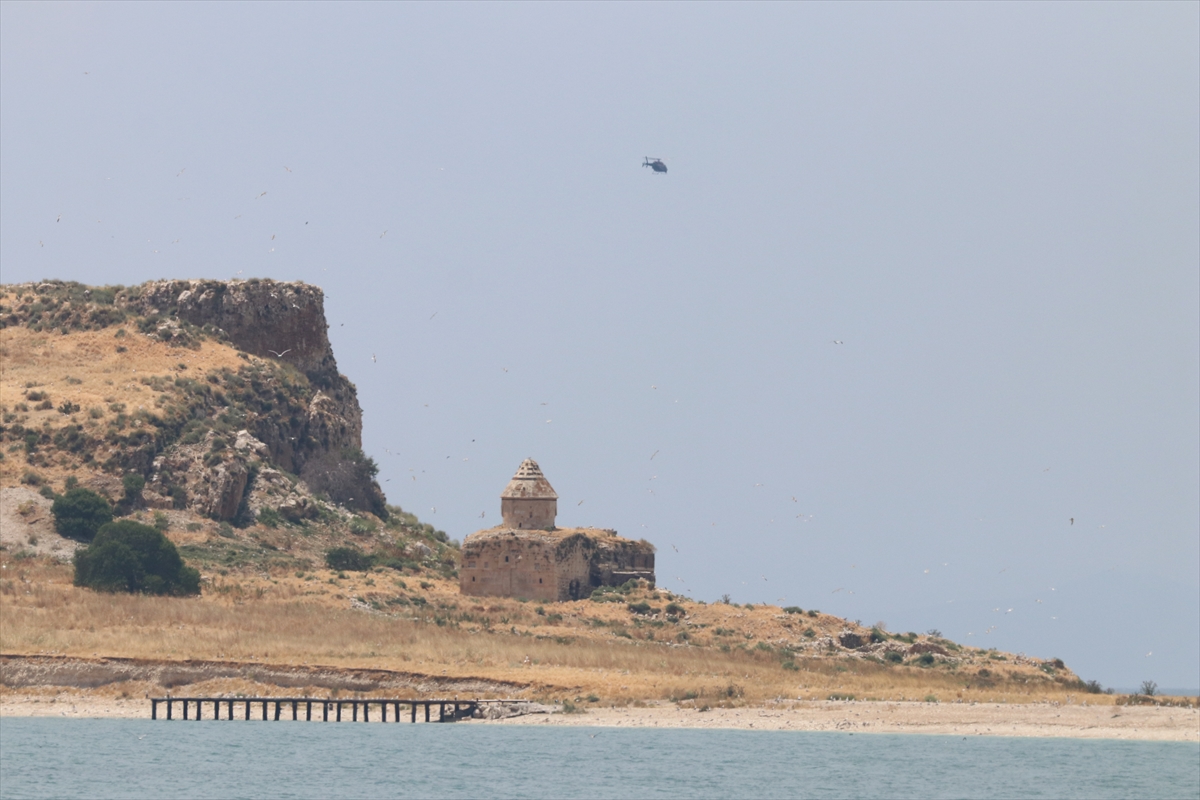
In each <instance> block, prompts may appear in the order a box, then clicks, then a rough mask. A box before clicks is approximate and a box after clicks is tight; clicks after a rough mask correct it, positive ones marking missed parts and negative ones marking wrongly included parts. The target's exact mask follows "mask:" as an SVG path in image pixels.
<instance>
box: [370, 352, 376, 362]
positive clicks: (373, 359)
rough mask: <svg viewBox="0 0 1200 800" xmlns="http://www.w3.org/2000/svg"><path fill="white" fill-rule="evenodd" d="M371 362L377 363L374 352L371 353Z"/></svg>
mask: <svg viewBox="0 0 1200 800" xmlns="http://www.w3.org/2000/svg"><path fill="white" fill-rule="evenodd" d="M371 363H372V364H375V363H377V362H376V360H375V354H374V353H371Z"/></svg>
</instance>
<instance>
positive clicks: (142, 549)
mask: <svg viewBox="0 0 1200 800" xmlns="http://www.w3.org/2000/svg"><path fill="white" fill-rule="evenodd" d="M75 585H76V586H86V587H88V588H91V589H97V590H99V591H102V592H141V593H144V594H171V595H189V594H199V593H200V573H199V572H198V571H197V570H195V569H194V568H192V567H189V566H186V565H185V564H184V563H183V559H182V558H180V557H179V551H178V550H176V549H175V545H174V544H172V543H171V540H170V539H168V538H167V537H166V536H163V535H162V533H160V532H159V531H157V530H155V529H154V528H151V527H150V526H149V525H142V524H141V523H139V522H133V521H132V520H120V521H119V522H110V523H108V524H107V525H104V526H103V527H101V528H100V530H99V531H98V532H97V533H96V538H95V539H93V540H92V543H91V545H89V546H88V548H87V549H86V550H80V551H78V552H77V553H76V554H75Z"/></svg>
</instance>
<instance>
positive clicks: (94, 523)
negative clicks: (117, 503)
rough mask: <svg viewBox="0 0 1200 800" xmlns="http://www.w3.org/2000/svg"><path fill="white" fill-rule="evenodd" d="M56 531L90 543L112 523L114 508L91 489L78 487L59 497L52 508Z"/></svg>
mask: <svg viewBox="0 0 1200 800" xmlns="http://www.w3.org/2000/svg"><path fill="white" fill-rule="evenodd" d="M50 512H51V513H52V514H54V529H55V530H56V531H58V532H59V533H60V534H61V535H63V536H66V537H68V538H71V539H78V540H79V541H82V542H90V541H91V540H92V539H93V538H94V537H95V536H96V531H98V530H100V527H101V526H103V525H107V524H108V523H110V522H112V518H113V513H112V506H110V505H109V504H108V501H107V500H105V499H104V498H103V497H101V496H100V495H98V494H96V493H95V492H93V491H91V490H90V489H83V488H80V487H76V488H74V489H70V490H68V491H67V493H66V494H62V495H59V496H58V498H57V499H55V501H54V505H52V506H51V507H50Z"/></svg>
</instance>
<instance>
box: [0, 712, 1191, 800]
mask: <svg viewBox="0 0 1200 800" xmlns="http://www.w3.org/2000/svg"><path fill="white" fill-rule="evenodd" d="M593 736H594V738H593ZM0 796H2V797H3V798H4V800H17V798H27V797H53V798H72V797H87V798H123V797H137V798H145V797H162V798H175V797H179V798H210V797H212V798H242V797H246V798H250V797H281V798H308V797H311V798H326V797H333V798H340V797H346V798H375V797H528V798H543V797H545V798H550V797H554V798H557V797H568V798H573V797H581V798H582V797H586V798H597V797H601V798H603V797H670V798H686V797H754V798H760V797H761V798H772V797H788V798H792V797H800V798H807V797H856V798H859V797H861V798H875V797H880V798H883V797H886V798H895V797H920V798H939V797H955V798H957V797H1004V798H1008V797H1022V798H1025V797H1053V798H1071V797H1079V798H1110V797H1111V798H1136V797H1153V798H1198V797H1200V746H1197V745H1195V744H1180V743H1159V742H1119V741H1094V740H1093V741H1088V740H1071V739H1010V738H999V737H997V738H988V737H982V736H973V737H969V738H966V739H963V738H961V737H956V736H916V735H882V734H872V735H861V734H860V735H857V736H855V735H852V734H845V733H808V732H800V731H714V730H678V729H674V730H647V729H614V728H558V727H554V728H551V727H548V726H547V727H526V726H504V727H501V726H490V727H482V726H473V725H471V724H470V723H464V724H456V725H420V724H418V725H409V724H402V725H378V724H374V725H361V724H360V725H354V724H348V723H342V724H340V725H338V724H329V725H324V724H305V723H292V722H243V721H240V720H239V721H236V722H225V721H221V722H214V721H206V722H199V723H195V722H193V723H185V722H182V721H175V722H166V721H158V722H153V721H150V720H64V719H20V718H8V719H3V720H0Z"/></svg>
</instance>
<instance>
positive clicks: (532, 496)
mask: <svg viewBox="0 0 1200 800" xmlns="http://www.w3.org/2000/svg"><path fill="white" fill-rule="evenodd" d="M557 509H558V495H557V494H555V492H554V489H553V487H551V486H550V482H549V481H548V480H546V476H545V475H543V474H542V470H541V468H540V467H538V465H537V462H536V461H534V460H533V459H526V460H525V461H523V462H522V463H521V466H520V467H518V468H517V474H516V475H514V476H513V479H512V480H511V481H509V483H508V486H506V487H505V489H504V491H503V492H502V493H501V494H500V514H501V517H502V519H503V521H502V522H501V524H500V525H498V526H497V527H495V528H490V529H488V530H483V531H477V532H476V533H472V534H471V535H470V536H468V537H467V538H466V540H465V541H464V542H463V547H462V568H461V569H460V570H459V587H460V590H461V591H462V593H463V594H466V595H490V596H499V597H520V598H525V599H529V600H550V601H558V600H578V599H580V598H583V597H587V596H588V595H590V594H591V593H592V591H593V590H594V589H596V588H597V587H599V586H620V585H621V584H622V583H624V582H625V581H627V580H629V579H631V578H641V579H643V580H646V581H649V583H650V584H651V585H653V584H654V545H652V544H650V543H649V542H647V541H644V540H643V541H640V542H634V541H630V540H629V539H623V538H621V537H620V536H617V533H616V531H612V530H605V529H600V528H556V527H555V526H554V519H555V516H556V514H557Z"/></svg>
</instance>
